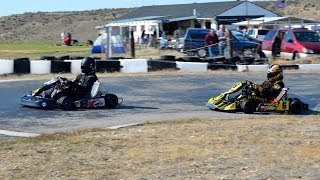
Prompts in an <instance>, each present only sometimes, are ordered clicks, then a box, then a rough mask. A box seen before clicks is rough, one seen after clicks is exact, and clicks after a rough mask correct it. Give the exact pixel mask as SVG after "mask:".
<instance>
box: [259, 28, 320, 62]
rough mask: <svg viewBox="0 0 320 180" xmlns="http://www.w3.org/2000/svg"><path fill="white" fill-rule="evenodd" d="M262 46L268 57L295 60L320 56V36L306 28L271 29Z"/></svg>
mask: <svg viewBox="0 0 320 180" xmlns="http://www.w3.org/2000/svg"><path fill="white" fill-rule="evenodd" d="M261 48H262V51H263V52H264V54H265V55H266V56H267V57H271V56H273V57H277V56H281V57H283V58H286V59H292V60H295V59H300V58H305V57H310V56H320V36H319V34H318V33H317V32H315V31H311V30H308V29H305V28H295V29H279V30H270V31H269V33H268V34H267V35H266V37H265V39H264V41H263V42H262V45H261Z"/></svg>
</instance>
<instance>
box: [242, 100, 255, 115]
mask: <svg viewBox="0 0 320 180" xmlns="http://www.w3.org/2000/svg"><path fill="white" fill-rule="evenodd" d="M241 110H242V111H243V112H244V113H246V114H253V113H254V112H255V111H256V106H255V104H254V102H253V101H251V100H246V101H244V102H242V103H241Z"/></svg>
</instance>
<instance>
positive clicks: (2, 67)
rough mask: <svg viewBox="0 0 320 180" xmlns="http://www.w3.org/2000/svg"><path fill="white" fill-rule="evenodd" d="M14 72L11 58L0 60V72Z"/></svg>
mask: <svg viewBox="0 0 320 180" xmlns="http://www.w3.org/2000/svg"><path fill="white" fill-rule="evenodd" d="M13 72H14V63H13V60H6V59H1V60H0V74H11V73H13Z"/></svg>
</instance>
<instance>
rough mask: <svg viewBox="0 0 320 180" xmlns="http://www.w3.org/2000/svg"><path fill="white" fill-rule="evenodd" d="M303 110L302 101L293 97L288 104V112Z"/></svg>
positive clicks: (293, 112) (296, 112) (294, 112)
mask: <svg viewBox="0 0 320 180" xmlns="http://www.w3.org/2000/svg"><path fill="white" fill-rule="evenodd" d="M302 112H303V103H302V102H301V101H300V99H297V98H294V99H293V100H292V101H291V103H290V106H289V113H290V114H302Z"/></svg>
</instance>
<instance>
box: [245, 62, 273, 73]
mask: <svg viewBox="0 0 320 180" xmlns="http://www.w3.org/2000/svg"><path fill="white" fill-rule="evenodd" d="M247 67H248V71H249V72H255V71H264V72H266V71H267V70H268V67H269V65H267V64H266V65H247Z"/></svg>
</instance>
